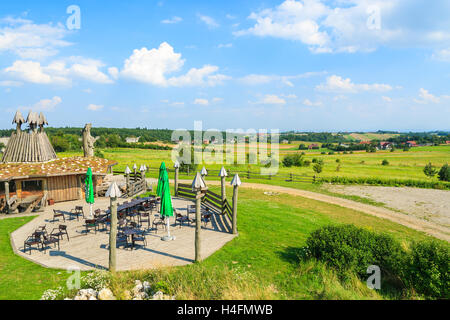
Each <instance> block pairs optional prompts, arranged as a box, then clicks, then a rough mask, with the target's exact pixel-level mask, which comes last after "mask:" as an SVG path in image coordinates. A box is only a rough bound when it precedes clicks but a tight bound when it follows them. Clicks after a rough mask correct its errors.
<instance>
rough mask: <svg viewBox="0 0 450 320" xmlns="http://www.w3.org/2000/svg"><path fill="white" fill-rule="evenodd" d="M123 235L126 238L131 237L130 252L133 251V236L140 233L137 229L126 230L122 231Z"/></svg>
mask: <svg viewBox="0 0 450 320" xmlns="http://www.w3.org/2000/svg"><path fill="white" fill-rule="evenodd" d="M123 233H124V234H125V235H126V236H128V237H131V250H133V249H134V236H135V235H137V234H139V233H142V231H141V230H139V229H136V228H126V229H124V230H123Z"/></svg>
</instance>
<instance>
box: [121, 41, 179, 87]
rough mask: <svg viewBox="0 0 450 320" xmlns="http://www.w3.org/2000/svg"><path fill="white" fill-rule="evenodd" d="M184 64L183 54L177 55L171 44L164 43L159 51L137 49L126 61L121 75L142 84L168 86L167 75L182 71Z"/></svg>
mask: <svg viewBox="0 0 450 320" xmlns="http://www.w3.org/2000/svg"><path fill="white" fill-rule="evenodd" d="M183 64H184V60H183V59H181V54H180V53H175V52H174V50H173V48H172V46H171V45H170V44H168V43H167V42H163V43H161V45H160V46H159V48H158V49H151V50H148V49H147V48H142V49H140V50H138V49H135V50H134V51H133V54H132V55H131V56H130V57H129V58H128V59H126V60H125V65H124V68H123V70H122V71H121V74H122V75H123V76H124V77H127V78H131V79H134V80H138V81H141V82H145V83H149V84H153V85H158V86H166V85H167V80H166V78H165V75H166V74H168V73H171V72H174V71H178V70H180V69H181V67H182V66H183Z"/></svg>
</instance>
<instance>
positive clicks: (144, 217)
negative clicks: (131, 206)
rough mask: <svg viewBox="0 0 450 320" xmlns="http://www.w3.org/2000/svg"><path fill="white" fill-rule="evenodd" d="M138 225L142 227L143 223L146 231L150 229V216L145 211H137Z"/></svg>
mask: <svg viewBox="0 0 450 320" xmlns="http://www.w3.org/2000/svg"><path fill="white" fill-rule="evenodd" d="M139 213H140V214H139V224H140V225H141V227H142V224H143V223H144V222H147V230H148V229H150V222H151V216H150V212H147V211H139Z"/></svg>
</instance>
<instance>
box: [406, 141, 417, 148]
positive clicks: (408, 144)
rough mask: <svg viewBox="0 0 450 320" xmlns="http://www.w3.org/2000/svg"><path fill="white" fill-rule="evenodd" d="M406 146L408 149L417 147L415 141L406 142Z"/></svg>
mask: <svg viewBox="0 0 450 320" xmlns="http://www.w3.org/2000/svg"><path fill="white" fill-rule="evenodd" d="M406 145H407V146H408V147H410V148H412V147H417V146H418V145H417V143H416V142H415V141H406Z"/></svg>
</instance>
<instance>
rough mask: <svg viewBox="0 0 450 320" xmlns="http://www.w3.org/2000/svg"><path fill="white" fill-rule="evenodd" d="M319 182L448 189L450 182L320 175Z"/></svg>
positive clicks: (449, 188)
mask: <svg viewBox="0 0 450 320" xmlns="http://www.w3.org/2000/svg"><path fill="white" fill-rule="evenodd" d="M320 181H321V182H325V183H336V184H367V185H376V186H391V187H398V186H405V187H415V188H428V189H439V190H450V183H449V182H445V181H441V182H437V181H429V180H427V181H425V180H413V179H386V178H374V177H322V178H321V179H320Z"/></svg>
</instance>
